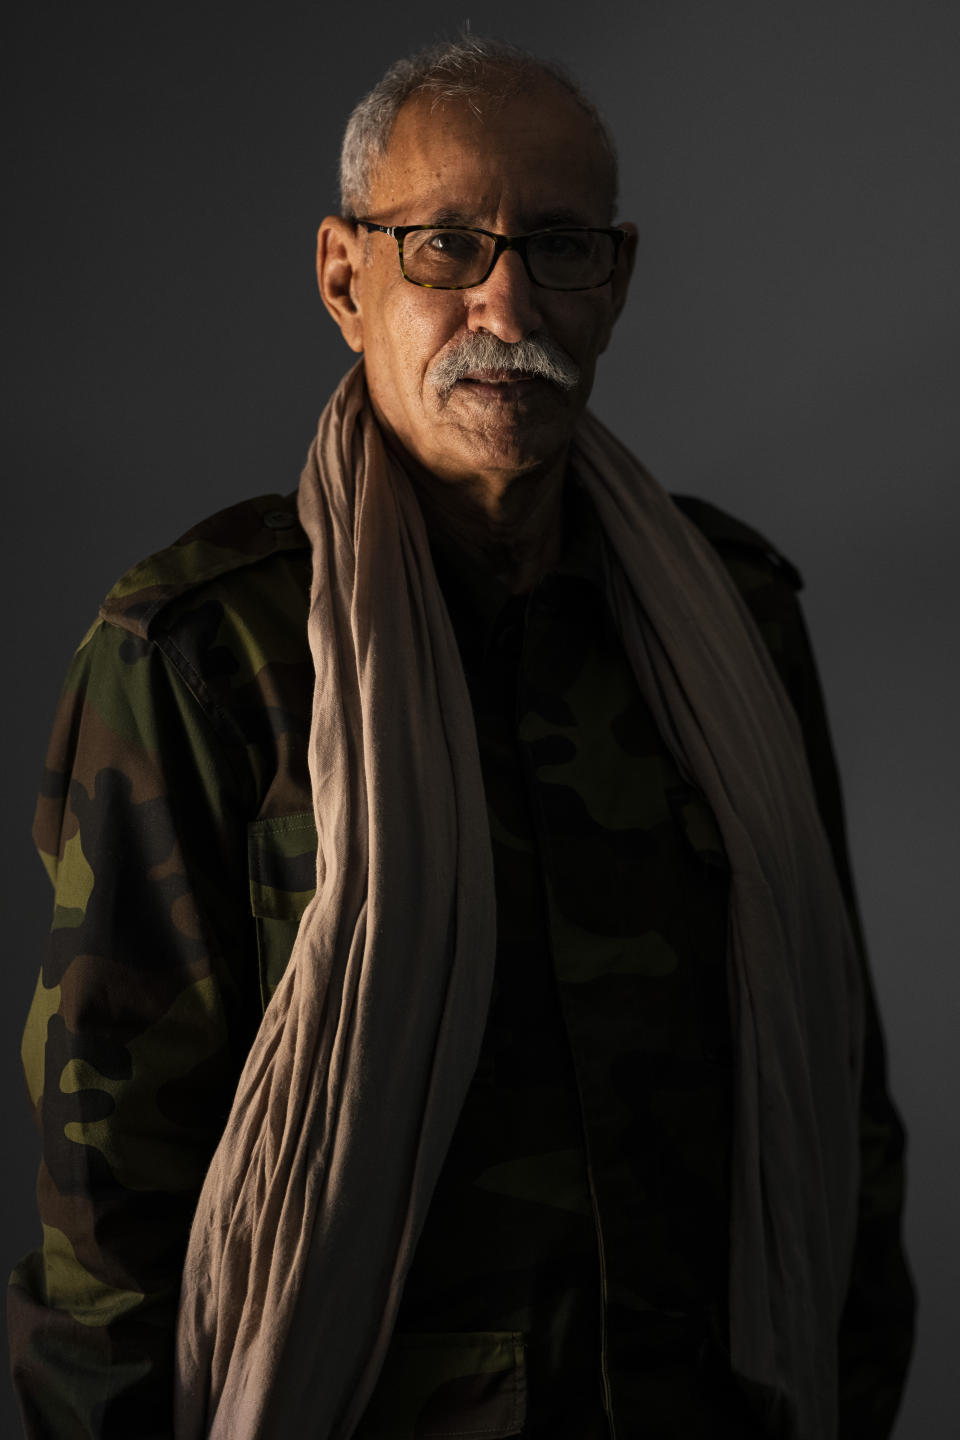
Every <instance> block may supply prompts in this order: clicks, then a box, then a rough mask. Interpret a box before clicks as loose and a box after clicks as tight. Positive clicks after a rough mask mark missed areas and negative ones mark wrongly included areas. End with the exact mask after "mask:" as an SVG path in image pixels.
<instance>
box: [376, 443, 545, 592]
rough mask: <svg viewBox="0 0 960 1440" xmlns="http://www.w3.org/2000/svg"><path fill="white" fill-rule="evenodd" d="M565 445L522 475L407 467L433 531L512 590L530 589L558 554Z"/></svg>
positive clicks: (430, 529)
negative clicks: (452, 473) (455, 474)
mask: <svg viewBox="0 0 960 1440" xmlns="http://www.w3.org/2000/svg"><path fill="white" fill-rule="evenodd" d="M566 463H567V455H566V451H564V453H563V454H562V455H561V456H559V457H558V458H557V459H556V460H555V461H553V462H551V463H550V464H549V465H547V466H543V467H542V468H538V469H536V470H531V471H528V472H525V473H523V474H521V475H516V476H509V477H506V478H503V477H501V476H496V477H493V478H491V477H488V476H485V475H472V476H465V477H463V478H462V479H458V480H451V479H442V478H440V477H439V476H437V475H434V474H433V473H432V472H431V471H429V470H424V469H423V468H422V467H420V466H418V465H415V464H413V463H411V461H410V458H409V456H404V468H405V469H406V471H407V473H408V475H409V476H410V479H411V481H412V482H413V487H414V489H415V491H416V493H417V498H418V500H419V501H420V508H421V509H422V511H423V517H424V520H425V521H426V525H427V529H428V530H429V532H430V533H431V535H434V536H436V538H438V539H440V540H448V541H451V542H453V544H455V545H456V546H458V547H459V548H460V549H462V550H465V551H467V553H468V554H471V555H473V556H475V557H476V558H477V559H479V560H480V561H481V562H482V563H483V564H484V565H485V566H486V567H487V568H488V569H489V570H490V572H491V573H492V574H493V575H495V576H496V577H497V579H499V580H501V581H502V582H503V583H504V584H505V585H506V586H507V587H508V589H510V590H511V591H513V592H514V593H515V594H521V593H523V592H524V591H526V590H530V589H532V588H533V586H534V585H535V584H536V583H537V581H538V580H540V579H541V578H542V577H543V576H544V575H546V574H547V572H548V571H549V570H551V569H552V568H553V566H554V565H555V564H556V562H557V561H558V560H559V558H560V550H561V545H562V540H563V481H564V475H565V472H566Z"/></svg>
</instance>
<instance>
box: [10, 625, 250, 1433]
mask: <svg viewBox="0 0 960 1440" xmlns="http://www.w3.org/2000/svg"><path fill="white" fill-rule="evenodd" d="M235 768H236V765H235V761H233V760H232V759H231V757H230V755H229V746H227V745H225V744H224V743H222V742H221V740H220V739H219V738H218V735H217V733H216V729H215V724H214V721H213V720H211V718H210V717H209V716H208V715H206V714H205V713H204V712H203V711H202V709H201V707H200V705H199V704H198V702H197V700H196V698H195V696H194V694H193V693H192V692H191V689H190V687H189V685H188V684H187V683H186V682H185V680H184V679H183V678H182V676H181V674H180V673H179V672H178V670H177V668H176V666H175V665H174V664H173V663H171V660H170V659H169V658H168V655H167V654H165V653H164V651H163V650H162V649H161V648H159V647H158V646H157V645H155V644H154V643H152V642H150V641H147V640H144V639H141V638H138V637H137V636H135V635H132V634H128V633H126V632H125V631H123V630H121V629H119V628H116V627H114V626H112V625H109V624H106V623H103V622H100V623H98V624H97V625H96V626H95V627H94V629H93V631H92V632H91V633H90V635H89V636H88V637H87V640H86V641H85V643H84V644H83V645H82V646H81V648H80V650H79V651H78V653H77V656H76V657H75V659H74V662H73V665H72V667H71V670H70V673H69V675H68V679H67V683H66V686H65V689H64V692H63V695H62V698H61V702H60V706H59V710H58V713H57V717H56V722H55V726H54V732H53V738H52V741H51V745H50V752H49V757H48V764H47V769H46V772H45V780H44V786H43V790H42V793H41V797H40V801H39V805H38V812H37V822H36V827H35V838H36V841H37V844H38V848H39V850H40V852H41V856H42V858H43V859H44V862H45V863H46V865H47V867H48V869H49V872H50V874H51V878H52V879H53V883H54V889H55V910H54V919H53V927H52V932H51V936H50V945H49V951H48V954H47V957H46V960H45V963H44V965H43V969H42V973H41V975H40V978H39V981H38V984H37V989H36V992H35V996H34V1000H33V1003H32V1007H31V1009H30V1013H29V1017H28V1020H27V1026H26V1031H25V1034H24V1040H23V1060H24V1068H25V1071H26V1077H27V1084H28V1088H29V1091H30V1098H31V1102H32V1105H33V1107H34V1112H35V1115H36V1120H37V1123H38V1126H39V1129H40V1133H41V1137H42V1161H41V1167H40V1174H39V1180H38V1190H37V1193H38V1203H39V1210H40V1218H41V1221H42V1229H43V1238H42V1245H41V1246H40V1248H39V1249H38V1250H36V1251H34V1252H33V1253H31V1254H30V1255H28V1256H27V1257H26V1258H25V1259H24V1260H23V1261H22V1262H21V1264H20V1265H19V1266H18V1268H17V1270H16V1271H15V1272H14V1274H13V1276H12V1277H11V1283H10V1288H9V1295H8V1314H9V1330H10V1344H11V1359H12V1370H13V1377H14V1384H15V1387H16V1390H17V1393H18V1398H19V1401H20V1405H21V1409H22V1413H23V1419H24V1425H25V1431H26V1435H27V1436H28V1437H29V1440H93V1437H97V1440H130V1437H132V1436H136V1437H138V1440H162V1437H168V1436H170V1435H171V1433H172V1423H171V1407H172V1366H173V1342H174V1324H175V1316H176V1306H177V1299H178V1292H179V1286H180V1275H181V1270H182V1266H183V1257H184V1252H185V1248H186V1242H187V1237H188V1232H189V1226H190V1221H191V1217H192V1214H193V1210H194V1208H195V1204H196V1198H197V1194H198V1191H199V1188H200V1185H201V1182H202V1180H203V1176H204V1173H205V1171H206V1167H207V1164H208V1161H209V1158H210V1156H211V1154H212V1151H213V1149H214V1148H215V1146H216V1143H217V1140H218V1137H219V1135H220V1133H221V1130H222V1127H223V1123H224V1120H225V1118H226V1114H227V1111H228V1109H229V1105H230V1101H231V1098H232V1095H233V1093H234V1090H235V1087H236V1081H237V1077H238V1075H239V1070H240V1068H241V1066H242V1063H243V1057H244V1055H245V1053H246V1049H247V1048H248V1045H249V1042H250V1039H251V1038H252V1033H253V1029H254V1028H255V1025H256V1023H257V1020H258V1018H259V1017H258V1016H251V1015H250V1014H249V1013H247V1006H248V1003H249V1002H248V1000H247V999H245V996H246V995H247V994H249V993H252V994H253V995H256V993H257V987H256V983H255V982H254V983H253V985H246V984H244V983H243V977H244V975H245V973H246V972H247V970H248V967H252V968H253V972H254V974H255V971H256V954H255V943H256V942H255V935H254V934H253V931H252V926H251V922H250V919H249V915H250V907H249V898H248V895H247V893H246V865H245V827H244V823H243V820H244V817H243V805H242V803H241V799H240V795H241V792H242V784H241V783H240V781H239V779H238V774H237V773H234V771H235ZM214 937H215V938H214Z"/></svg>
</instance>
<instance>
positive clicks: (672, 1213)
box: [10, 492, 913, 1440]
mask: <svg viewBox="0 0 960 1440" xmlns="http://www.w3.org/2000/svg"><path fill="white" fill-rule="evenodd" d="M571 503H572V504H573V505H578V504H579V505H580V506H581V507H582V504H583V502H582V499H578V496H577V494H576V492H571ZM678 503H680V504H681V505H682V508H683V509H684V510H685V512H686V513H687V514H688V515H689V516H690V518H691V519H693V520H694V522H695V523H696V524H698V525H699V526H700V528H701V529H702V530H703V531H704V533H705V534H706V535H707V536H708V538H709V539H711V541H712V542H713V543H714V545H715V546H716V548H717V550H718V552H719V554H720V555H721V557H722V559H723V561H724V562H725V564H726V565H727V567H728V569H729V570H730V573H731V575H732V576H733V579H734V581H735V582H736V584H737V586H738V588H739V589H740V591H741V593H742V594H743V596H744V598H745V600H746V602H747V604H748V605H749V607H750V609H751V610H752V612H753V614H754V617H755V619H756V620H757V622H758V624H759V626H760V629H761V632H762V633H763V635H764V639H765V640H766V642H767V645H768V647H769V648H770V651H771V654H772V656H773V658H774V661H775V663H776V664H777V666H778V669H779V670H780V673H781V675H782V677H783V679H784V681H785V684H786V686H787V688H788V690H789V692H790V694H791V697H792V698H793V701H794V704H795V705H796V707H797V710H798V713H799V716H800V719H801V722H802V724H803V728H804V734H805V737H806V741H807V746H808V751H809V754H810V759H811V766H812V769H813V772H814V776H815V780H816V783H817V789H818V796H819V799H820V804H821V809H822V812H823V815H824V820H825V823H826V825H827V828H828V832H829V833H830V836H831V841H832V843H833V845H834V850H835V854H836V857H837V864H838V870H839V873H840V875H841V879H842V881H843V883H844V885H845V887H846V888H847V892H848V894H849V895H850V899H851V905H852V903H853V900H852V890H851V887H850V875H849V865H848V862H847V859H846V850H845V844H844V839H843V820H842V810H841V804H840V798H839V790H838V787H837V783H836V773H835V768H834V764H833V759H832V753H831V749H830V742H829V737H828V732H827V728H826V723H825V720H824V715H823V707H822V701H821V697H820V693H819V687H818V683H817V678H816V671H815V668H814V665H813V661H812V657H811V654H810V650H809V644H808V641H807V637H806V633H805V630H804V627H803V621H802V618H801V615H800V610H799V606H798V604H797V598H796V590H797V588H798V587H799V577H798V576H797V575H796V572H795V571H793V569H792V567H790V566H789V564H788V562H786V561H784V560H783V558H782V557H780V556H779V555H777V553H776V552H775V551H774V550H773V549H772V547H770V546H769V545H768V544H767V542H766V541H765V540H763V539H762V537H760V536H758V535H757V534H756V533H755V532H753V531H751V530H749V529H748V528H747V527H745V526H742V525H740V524H739V522H737V521H735V520H733V519H732V518H731V517H729V516H725V515H724V514H722V512H720V511H717V510H715V509H714V508H713V507H711V506H708V505H706V504H704V503H703V502H696V501H690V500H681V501H679V502H678ZM568 535H569V537H570V543H568V545H567V547H566V550H565V554H564V559H563V562H562V564H561V566H560V567H559V568H558V571H557V572H556V573H555V574H554V575H552V576H550V577H547V579H546V580H545V581H544V582H542V583H541V585H540V586H539V587H537V590H536V591H535V592H534V594H533V596H532V597H531V598H530V600H529V602H526V603H525V602H524V601H522V600H517V599H513V600H511V599H510V598H509V597H508V596H507V595H506V594H505V593H503V592H499V593H498V588H497V587H496V586H495V585H494V584H492V583H491V582H489V581H485V580H484V577H482V576H477V575H471V574H470V573H469V571H468V569H466V568H465V567H464V566H463V565H462V564H461V563H459V561H454V562H452V563H451V561H450V559H449V557H445V555H444V554H443V553H442V552H439V551H438V556H437V558H438V573H439V574H440V577H441V583H442V584H443V585H444V589H445V593H446V595H447V598H448V602H449V604H450V608H451V614H452V616H453V619H454V625H455V628H456V630H457V635H458V640H459V642H460V645H461V651H462V654H463V656H464V663H465V668H466V671H467V675H468V681H469V683H470V685H471V691H472V694H473V698H474V705H475V713H476V716H477V725H478V739H479V741H480V750H481V761H482V764H483V770H484V778H485V783H486V787H487V795H488V806H489V813H490V823H491V834H492V837H493V842H494V858H495V873H496V885H497V903H498V955H497V970H496V983H495V989H494V997H493V1001H492V1004H491V1011H490V1016H489V1019H488V1024H487V1030H486V1034H485V1039H484V1046H483V1051H482V1054H481V1058H480V1062H479V1064H478V1067H477V1073H476V1076H475V1079H474V1082H473V1085H472V1086H471V1090H470V1093H469V1095H468V1097H467V1103H466V1105H465V1107H464V1112H463V1116H462V1118H461V1122H460V1125H459V1127H458V1131H457V1133H456V1135H455V1137H454V1142H453V1145H452V1146H451V1151H450V1154H449V1156H448V1159H447V1163H446V1165H445V1167H444V1171H443V1174H442V1176H441V1180H440V1184H439V1185H438V1188H437V1192H436V1195H435V1197H434V1202H433V1206H432V1209H431V1212H430V1215H429V1217H428V1221H427V1225H426V1228H425V1231H424V1235H423V1237H422V1240H421V1243H420V1245H419V1247H418V1250H417V1253H416V1256H415V1259H414V1263H413V1267H412V1270H411V1273H410V1276H409V1277H408V1283H407V1287H406V1291H405V1295H404V1300H403V1306H402V1310H401V1315H400V1318H399V1322H398V1329H397V1334H396V1336H395V1339H394V1342H393V1344H392V1346H391V1349H390V1352H389V1355H388V1359H387V1363H386V1365H385V1367H384V1371H383V1373H382V1376H381V1379H380V1383H379V1385H378V1388H377V1392H376V1394H375V1396H374V1398H373V1401H372V1402H371V1405H370V1407H369V1408H368V1411H367V1414H366V1416H365V1418H364V1421H363V1423H362V1426H361V1429H360V1431H359V1432H358V1435H359V1436H360V1437H362V1440H384V1437H396V1440H399V1437H418V1440H425V1437H433V1436H440V1435H464V1436H467V1435H475V1436H479V1435H483V1436H486V1437H495V1436H498V1435H515V1434H520V1433H522V1434H524V1435H526V1436H528V1437H546V1436H547V1435H548V1434H549V1435H550V1436H551V1437H552V1440H563V1437H565V1436H569V1437H571V1440H572V1437H574V1436H575V1437H576V1440H593V1437H594V1436H596V1437H604V1440H606V1437H607V1436H608V1435H610V1434H611V1433H613V1432H614V1427H615V1433H616V1435H617V1436H618V1437H619V1440H624V1437H631V1436H633V1435H636V1434H640V1433H642V1434H644V1435H645V1436H646V1435H650V1436H662V1437H666V1436H674V1435H681V1434H682V1435H683V1436H685V1437H686V1436H690V1437H696V1436H700V1435H725V1434H730V1435H738V1436H739V1435H742V1436H747V1435H749V1434H751V1433H756V1434H762V1433H767V1432H766V1431H765V1429H764V1428H763V1425H762V1423H761V1419H759V1418H756V1417H762V1415H763V1413H764V1401H765V1397H763V1396H756V1395H754V1396H749V1397H743V1396H742V1395H741V1393H740V1391H739V1389H738V1388H737V1386H736V1384H735V1383H734V1382H733V1380H732V1379H731V1377H730V1375H729V1367H728V1365H727V1362H726V1351H725V1344H726V1336H725V1328H724V1322H723V1314H724V1300H725V1261H726V1254H725V1225H726V1210H725V1207H726V1199H725V1197H726V1182H725V1176H726V1152H727V1143H728V1137H729V1083H730V1065H731V1057H730V1052H729V1036H728V1034H727V1032H726V1021H725V1015H726V1006H725V1001H724V969H723V963H722V961H723V932H724V922H725V905H726V886H727V873H726V862H725V859H724V856H723V850H722V845H721V843H720V840H719V836H718V834H717V832H716V827H715V824H714V822H713V818H712V815H711V814H710V812H709V810H708V809H707V807H706V806H705V804H704V803H703V801H702V799H701V797H699V795H698V794H697V793H696V792H695V791H694V790H693V789H692V788H691V787H690V786H689V785H687V784H686V783H685V782H684V781H683V780H682V778H681V777H680V776H679V774H678V773H677V772H676V768H675V767H674V766H673V763H672V761H671V760H670V757H669V755H668V754H667V753H666V751H665V749H664V747H663V746H662V744H661V742H660V739H659V736H658V735H657V733H656V730H655V728H654V727H653V726H652V723H651V721H650V717H649V713H648V712H647V711H646V707H645V706H644V705H643V703H642V701H641V700H640V697H639V695H638V694H637V693H636V687H635V685H634V684H633V682H632V677H631V676H630V674H629V671H628V669H627V668H626V665H625V661H624V658H623V655H622V651H621V650H620V648H619V643H618V641H617V637H616V635H615V633H614V632H613V630H612V624H611V622H610V620H609V616H608V615H607V613H606V609H605V606H604V604H603V601H602V588H601V585H600V583H599V580H598V573H597V550H596V544H597V538H596V532H595V527H593V526H592V525H591V522H590V516H589V513H587V514H586V515H584V514H583V513H582V509H581V513H580V514H579V515H578V517H577V522H576V523H575V524H574V523H571V524H570V525H569V526H568ZM309 575H310V554H309V547H308V544H307V541H306V537H305V536H304V535H303V532H302V531H301V530H300V528H299V526H298V524H297V521H296V513H295V507H294V504H293V501H292V499H291V498H289V497H281V496H276V495H274V496H266V497H261V498H260V499H257V500H254V501H249V502H245V503H244V504H241V505H238V506H234V507H232V508H231V509H229V510H227V511H224V512H222V513H221V514H220V515H217V516H214V517H213V518H212V519H211V520H209V521H207V522H205V523H204V524H203V525H201V526H199V527H197V528H196V529H195V530H193V531H191V532H189V533H188V534H187V535H186V536H184V537H183V539H182V540H181V541H179V542H177V544H176V545H174V546H171V547H169V548H168V549H167V550H165V551H163V552H161V553H160V554H159V555H157V556H154V557H152V558H151V559H150V560H148V561H145V562H144V563H143V564H142V565H140V566H138V567H136V569H135V570H134V571H131V572H129V573H128V574H127V575H126V576H125V577H124V578H123V580H122V581H121V582H120V583H119V584H118V586H116V587H115V588H114V590H113V591H112V592H111V594H110V596H109V597H108V598H107V601H106V602H105V604H104V606H103V608H102V611H101V617H100V619H99V620H98V622H97V623H96V624H95V625H94V627H93V628H92V630H91V631H90V632H89V633H88V635H87V636H86V637H85V640H84V642H83V643H82V645H81V647H80V649H79V650H78V652H77V655H76V657H75V659H74V661H73V664H72V666H71V669H70V673H69V675H68V677H67V682H66V685H65V689H64V693H63V697H62V700H61V704H60V707H59V710H58V713H57V718H56V722H55V726H54V732H53V737H52V740H51V745H50V752H49V757H48V764H47V770H46V774H45V780H44V785H43V790H42V794H41V798H40V802H39V806H38V813H37V822H36V831H35V834H36V840H37V845H38V848H39V850H40V853H41V855H42V856H43V858H44V860H45V863H46V864H47V866H48V869H49V870H50V873H51V877H52V879H53V881H54V886H55V902H56V908H55V915H54V923H53V930H52V934H51V943H50V949H49V953H48V956H47V959H46V961H45V963H44V966H43V970H42V973H41V977H40V980H39V982H38V987H37V992H36V996H35V999H34V1003H33V1006H32V1008H31V1011H30V1016H29V1018H28V1022H27V1028H26V1032H25V1036H24V1052H23V1053H24V1065H25V1070H26V1074H27V1081H28V1086H29V1090H30V1095H31V1100H32V1103H33V1105H34V1108H35V1112H36V1115H37V1120H38V1124H39V1126H40V1130H41V1134H42V1136H43V1162H42V1165H41V1172H40V1178H39V1182H38V1199H39V1206H40V1213H41V1220H42V1223H43V1227H44V1232H43V1244H42V1247H41V1248H40V1249H38V1250H37V1251H35V1252H33V1253H32V1254H31V1255H30V1256H28V1257H27V1258H26V1259H25V1260H24V1261H23V1262H22V1264H21V1265H20V1266H19V1267H18V1269H17V1271H16V1272H15V1273H14V1276H13V1277H12V1281H11V1289H10V1332H11V1346H12V1363H13V1370H14V1377H15V1382H16V1384H17V1389H18V1393H19V1396H20V1400H21V1405H22V1408H23V1413H24V1418H25V1425H26V1432H27V1434H28V1436H30V1437H31V1440H40V1437H44V1440H48V1437H57V1440H75V1437H76V1440H90V1437H94V1436H96V1437H98V1440H129V1437H132V1436H136V1437H144V1440H153V1437H156V1440H160V1437H169V1436H170V1435H171V1396H172V1381H171V1375H172V1354H173V1323H174V1316H175V1309H176V1300H177V1293H178V1289H179V1281H180V1270H181V1266H182V1260H183V1253H184V1248H185V1245H186V1239H187V1233H188V1228H189V1223H190V1217H191V1214H192V1210H193V1206H194V1204H195V1200H196V1195H197V1192H198V1189H199V1185H200V1183H201V1180H202V1176H203V1173H204V1171H205V1168H206V1165H207V1163H208V1161H209V1157H210V1154H211V1153H212V1150H213V1148H214V1146H215V1145H216V1142H217V1139H218V1136H219V1133H220V1130H221V1127H222V1124H223V1121H224V1118H225V1115H226V1112H227V1110H228V1108H229V1104H230V1100H231V1097H232V1094H233V1091H234V1088H235V1085H236V1080H237V1076H238V1074H239V1071H240V1068H241V1066H242V1064H243V1059H244V1056H245V1054H246V1051H247V1049H248V1047H249V1044H250V1041H251V1039H252V1036H253V1034H254V1033H255V1030H256V1026H257V1024H258V1022H259V1017H260V1015H261V1013H262V1008H263V1006H264V1005H265V1003H266V1001H267V999H268V998H269V995H270V994H271V993H272V990H273V988H274V987H275V985H276V983H277V981H278V979H279V977H280V975H281V974H282V973H283V968H284V966H285V964H286V962H287V959H288V957H289V953H290V948H291V946H292V943H293V937H294V935H295V934H296V929H297V924H298V920H299V916H300V914H301V913H302V910H303V908H304V906H305V904H306V902H307V900H308V898H309V896H310V894H311V893H312V887H313V878H314V874H313V872H314V862H315V835H314V830H313V821H312V814H311V800H310V789H309V780H308V776H307V769H306V741H307V735H308V730H309V716H310V708H311V699H312V686H313V671H312V664H311V661H310V655H309V650H308V647H307V642H306V617H307V607H308V591H309ZM869 1018H870V1032H869V1033H870V1042H869V1050H868V1062H867V1070H866V1075H865V1080H864V1094H863V1116H864V1119H863V1127H862V1130H863V1161H864V1165H863V1171H864V1184H863V1196H862V1203H861V1227H860V1238H859V1244H858V1252H857V1258H856V1263H855V1269H854V1277H853V1283H852V1286H851V1291H850V1299H849V1302H848V1306H847V1312H846V1315H845V1317H844V1324H843V1326H842V1329H841V1335H840V1337H839V1344H840V1353H841V1362H842V1375H843V1387H842V1390H843V1393H842V1400H841V1415H842V1422H843V1423H842V1425H841V1435H842V1436H843V1437H844V1440H851V1437H860V1436H863V1437H865V1440H874V1437H877V1440H879V1437H882V1436H886V1435H888V1434H889V1431H890V1428H891V1426H892V1421H893V1415H894V1412H895V1410H896V1407H897V1403H898V1399H899V1395H900V1392H901V1389H902V1385H903V1379H904V1375H905V1372H906V1366H907V1363H908V1359H909V1353H910V1346H911V1334H912V1319H913V1293H912V1287H911V1285H910V1281H909V1277H908V1275H907V1271H906V1268H905V1263H904V1260H903V1255H902V1250H901V1248H900V1232H899V1227H900V1214H901V1210H902V1184H903V1170H902V1152H903V1134H902V1129H901V1127H900V1124H899V1121H898V1119H897V1116H896V1113H895V1111H894V1110H893V1109H892V1107H891V1105H890V1102H889V1099H888V1098H887V1094H886V1088H885V1076H884V1057H883V1045H882V1038H881V1032H880V1028H879V1024H878V1022H877V1020H876V1014H875V1009H874V1008H873V1006H872V1002H871V1009H870V1017H869ZM603 1298H605V1303H602V1299H603ZM748 1411H749V1414H750V1415H752V1416H753V1417H754V1418H753V1419H750V1418H748ZM608 1412H609V1413H608ZM611 1421H612V1423H611ZM751 1426H754V1427H756V1428H755V1429H751V1428H749V1427H751ZM769 1433H775V1432H773V1431H770V1432H769Z"/></svg>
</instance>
